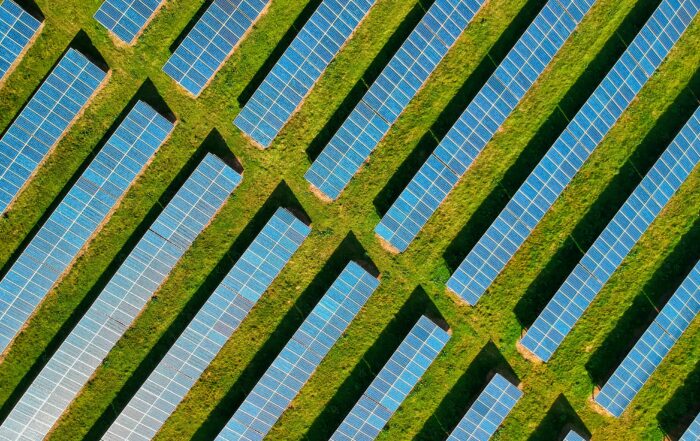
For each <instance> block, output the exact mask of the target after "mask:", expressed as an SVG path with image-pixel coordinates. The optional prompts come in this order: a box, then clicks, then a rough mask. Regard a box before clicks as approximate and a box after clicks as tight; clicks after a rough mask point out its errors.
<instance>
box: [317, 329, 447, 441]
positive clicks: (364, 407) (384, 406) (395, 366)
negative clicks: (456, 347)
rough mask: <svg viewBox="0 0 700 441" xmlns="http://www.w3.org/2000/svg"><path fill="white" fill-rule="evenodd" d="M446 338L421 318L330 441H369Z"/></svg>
mask: <svg viewBox="0 0 700 441" xmlns="http://www.w3.org/2000/svg"><path fill="white" fill-rule="evenodd" d="M449 339H450V335H449V334H448V333H447V332H446V331H444V330H443V329H441V328H440V327H439V326H437V325H436V324H435V323H433V322H432V321H431V320H430V319H428V318H426V317H425V316H423V317H421V318H420V319H419V320H418V322H417V323H416V324H415V325H414V326H413V329H411V332H409V333H408V335H407V336H406V338H405V339H404V340H403V342H401V345H400V346H399V347H398V349H397V350H396V351H395V352H394V353H393V354H392V356H391V358H390V359H389V361H388V362H387V363H386V365H385V366H384V367H383V368H382V370H381V371H380V372H379V374H378V375H377V376H376V378H375V379H374V381H372V384H370V386H369V387H368V388H367V390H366V391H365V392H364V393H363V394H362V396H361V397H360V400H359V401H358V402H357V403H356V404H355V406H354V407H353V408H352V410H351V411H350V413H349V414H348V415H347V416H346V417H345V420H343V422H342V423H341V424H340V427H338V429H337V430H336V431H335V433H334V434H333V436H332V437H331V440H333V441H349V440H365V441H369V440H373V439H375V438H376V437H377V436H378V435H379V433H380V432H381V431H382V429H383V428H384V426H386V424H387V422H388V421H389V419H390V418H391V416H392V415H393V414H394V412H396V409H398V408H399V406H401V403H403V401H404V400H405V399H406V397H407V396H408V394H409V393H410V392H411V390H412V389H413V388H414V387H415V386H416V384H418V381H419V380H420V378H421V377H422V376H423V374H424V373H425V371H426V370H427V369H428V367H429V366H430V365H431V364H432V362H433V361H434V360H435V358H436V357H437V356H438V354H439V353H440V351H442V348H444V347H445V344H446V343H447V341H448V340H449Z"/></svg>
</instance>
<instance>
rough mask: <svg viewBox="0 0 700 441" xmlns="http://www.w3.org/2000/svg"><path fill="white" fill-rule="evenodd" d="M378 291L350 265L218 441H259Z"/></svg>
mask: <svg viewBox="0 0 700 441" xmlns="http://www.w3.org/2000/svg"><path fill="white" fill-rule="evenodd" d="M378 286H379V280H378V279H377V278H375V277H374V276H372V275H371V274H370V273H368V272H367V271H366V270H364V269H363V268H362V267H361V266H360V265H358V264H357V263H355V262H350V263H349V264H348V265H347V266H346V267H345V269H344V270H343V272H342V273H341V274H340V275H339V276H338V278H337V279H336V280H335V281H334V282H333V284H332V285H331V287H330V288H329V289H328V291H327V292H326V293H325V294H324V296H323V297H322V298H321V300H320V301H319V302H318V304H317V305H316V306H315V307H314V309H313V310H312V311H311V313H310V314H309V315H308V316H307V317H306V319H305V320H304V322H303V323H302V324H301V326H300V327H299V328H298V329H297V331H296V332H295V333H294V335H293V336H292V338H291V339H290V340H289V341H288V342H287V344H286V345H285V347H284V348H283V349H282V351H281V352H280V354H279V355H278V356H277V357H276V358H275V360H274V361H273V362H272V364H271V365H270V367H269V368H268V369H267V371H266V372H265V374H263V376H262V378H260V380H259V381H258V383H257V384H256V385H255V387H254V388H253V390H252V391H251V392H250V393H249V394H248V396H247V397H246V399H245V401H244V402H243V403H242V404H241V405H240V406H239V407H238V409H237V410H236V412H235V413H234V414H233V416H232V417H231V419H230V420H229V421H228V423H227V424H226V426H225V427H224V429H223V430H222V431H221V432H220V433H219V435H218V436H217V438H216V439H217V440H262V439H263V438H264V437H265V435H267V434H268V432H269V431H270V430H271V429H272V427H273V425H274V424H275V423H276V422H277V420H278V419H279V418H280V417H281V416H282V413H283V412H284V411H285V410H286V409H287V407H289V405H290V404H291V402H292V400H293V399H294V398H295V397H296V395H298V394H299V392H300V391H301V389H302V387H303V386H304V384H305V383H306V382H307V381H308V380H309V378H310V377H311V375H313V373H314V371H315V370H316V368H317V367H318V366H319V364H320V363H321V361H322V360H323V359H324V358H325V356H326V354H327V353H328V352H329V351H330V349H331V348H332V347H333V345H334V344H335V342H336V341H337V340H338V339H339V338H340V336H341V335H342V334H343V333H344V332H345V330H346V329H347V327H348V326H349V325H350V323H351V322H352V320H353V319H354V318H355V317H356V316H357V314H358V313H359V312H360V309H362V307H363V305H364V304H365V302H366V301H367V299H369V297H370V296H371V295H372V293H373V292H374V291H375V290H376V289H377V287H378Z"/></svg>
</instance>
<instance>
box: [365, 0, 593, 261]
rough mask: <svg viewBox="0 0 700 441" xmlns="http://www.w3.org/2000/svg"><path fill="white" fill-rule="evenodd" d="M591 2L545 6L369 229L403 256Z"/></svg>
mask: <svg viewBox="0 0 700 441" xmlns="http://www.w3.org/2000/svg"><path fill="white" fill-rule="evenodd" d="M594 1H595V0H568V1H566V0H565V1H561V0H549V1H548V2H547V4H546V5H545V6H544V8H543V9H542V11H541V12H540V13H539V14H538V15H537V17H536V18H535V20H534V21H533V22H532V24H530V26H529V27H528V28H527V30H526V31H525V33H524V34H523V35H522V36H521V37H520V39H519V40H518V42H517V43H516V44H515V46H514V47H513V49H512V50H511V51H510V52H509V53H508V55H507V56H506V58H505V59H504V60H503V62H501V64H500V65H499V66H498V68H496V71H495V72H494V74H493V75H492V76H491V77H490V78H489V79H488V81H487V82H486V84H485V85H484V87H482V89H481V90H480V91H479V93H478V94H477V95H476V97H475V98H474V99H473V100H472V102H471V103H469V105H468V106H467V108H466V110H465V111H464V113H463V114H462V115H461V116H460V117H459V119H458V120H457V122H456V123H455V124H454V125H453V126H452V128H451V129H450V130H449V132H448V133H447V135H446V136H445V137H444V138H443V139H442V141H441V142H440V144H439V145H438V146H437V148H436V149H435V151H434V152H433V153H432V154H431V155H430V156H429V157H428V159H427V161H426V162H425V163H424V164H423V166H422V167H421V168H420V170H419V171H418V174H416V175H415V176H414V177H413V179H412V180H411V182H409V184H408V186H407V187H406V188H405V189H404V190H403V192H401V194H400V195H399V198H398V199H397V200H396V201H395V202H394V204H393V205H392V206H391V207H390V208H389V211H388V212H387V213H386V214H385V215H384V217H383V218H382V220H381V222H380V223H379V224H378V225H377V227H376V228H375V232H376V233H377V235H378V236H379V237H380V238H381V239H382V240H384V241H385V242H386V243H387V244H388V245H389V246H390V247H392V248H394V249H396V250H398V251H405V250H406V248H408V245H409V244H410V243H411V242H412V241H413V239H415V237H416V236H417V235H418V233H419V232H420V230H421V229H423V227H424V226H425V224H426V223H427V222H428V219H429V218H430V217H431V216H432V215H433V213H434V212H435V211H436V210H437V208H438V207H439V206H440V204H442V202H443V201H444V200H445V198H446V197H447V195H448V193H449V192H450V191H452V189H453V188H454V187H455V185H457V182H458V181H459V179H460V178H461V177H462V176H464V174H465V173H466V172H467V169H468V168H469V167H470V165H471V164H472V162H473V161H474V160H475V159H476V157H477V155H478V154H479V153H480V152H481V151H482V150H483V149H484V147H486V144H487V143H488V142H489V140H490V139H491V138H492V137H493V136H494V134H495V133H496V131H497V130H498V128H499V127H500V126H501V125H502V124H503V122H504V121H505V120H506V118H508V116H509V115H510V113H511V112H512V111H513V109H515V107H516V106H517V105H518V103H519V102H520V100H521V99H522V98H523V97H524V96H525V93H526V92H527V91H528V90H529V89H530V87H531V86H532V85H533V84H534V82H535V81H536V80H537V78H538V77H539V76H540V75H541V74H542V72H543V71H544V69H545V68H546V67H547V65H548V64H549V63H550V62H551V61H552V59H553V58H554V55H555V54H556V53H557V52H558V51H559V49H561V47H562V46H563V45H564V42H565V41H566V40H567V39H568V38H569V36H570V35H571V34H572V33H573V31H574V29H576V27H577V26H578V24H579V23H580V21H581V20H582V19H583V17H584V15H585V14H586V13H587V12H588V10H589V9H590V8H591V5H592V4H593V3H594Z"/></svg>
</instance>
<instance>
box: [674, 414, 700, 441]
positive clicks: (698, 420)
mask: <svg viewBox="0 0 700 441" xmlns="http://www.w3.org/2000/svg"><path fill="white" fill-rule="evenodd" d="M678 441H700V414H698V416H696V417H695V420H694V421H693V422H692V423H690V427H688V430H686V431H685V433H684V434H683V436H681V439H680V440H678Z"/></svg>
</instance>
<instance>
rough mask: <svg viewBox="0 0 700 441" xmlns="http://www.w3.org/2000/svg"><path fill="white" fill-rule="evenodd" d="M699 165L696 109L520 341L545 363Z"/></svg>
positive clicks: (699, 125) (699, 128)
mask: <svg viewBox="0 0 700 441" xmlns="http://www.w3.org/2000/svg"><path fill="white" fill-rule="evenodd" d="M698 162H700V109H698V110H696V111H695V114H694V115H693V116H692V117H691V118H690V121H688V123H686V125H685V126H684V127H683V129H682V130H681V131H680V133H679V134H678V135H677V136H676V138H675V139H674V140H673V142H672V143H671V144H670V145H669V146H668V148H667V149H666V151H665V152H664V153H663V154H662V155H661V158H659V160H658V161H657V162H656V164H654V167H652V169H651V170H650V171H649V173H647V175H646V176H645V177H644V179H643V180H642V182H641V183H640V184H639V186H637V188H636V189H635V190H634V192H633V193H632V194H631V195H630V197H629V198H628V199H627V201H625V204H624V205H623V206H622V207H621V208H620V210H619V211H618V212H617V214H615V217H614V218H613V219H612V221H610V223H609V224H608V225H607V227H606V228H605V230H604V231H603V232H602V233H601V234H600V236H598V238H597V239H596V241H595V243H594V244H593V246H591V248H590V249H589V250H588V251H587V252H586V255H585V256H584V257H583V258H582V259H581V261H580V262H579V263H578V265H576V268H574V270H573V272H572V273H571V274H570V275H569V277H568V278H567V279H566V281H565V282H564V284H563V285H562V286H561V288H559V290H558V291H557V293H556V294H555V295H554V297H553V298H552V300H551V301H550V302H549V303H548V304H547V306H546V307H545V309H544V311H542V313H541V314H540V315H539V317H537V320H535V323H534V324H533V325H532V327H531V328H530V329H529V330H528V331H527V333H526V334H525V336H524V337H523V338H522V340H521V342H520V343H521V344H522V346H523V347H524V348H525V349H527V350H529V351H530V352H532V353H533V354H534V355H535V356H537V357H538V358H540V359H541V360H544V361H548V360H549V358H550V357H551V356H552V354H553V353H554V351H555V350H556V349H557V348H558V347H559V345H560V344H561V343H562V341H563V340H564V338H565V337H566V335H567V334H568V333H569V332H570V331H571V329H572V328H573V326H574V325H575V324H576V321H577V320H578V319H579V318H580V317H581V316H582V315H583V313H584V311H585V310H586V308H587V307H588V306H589V305H590V304H591V302H592V301H593V299H594V298H595V296H596V295H597V294H598V292H600V290H601V289H602V288H603V285H605V283H606V282H607V281H608V279H610V277H611V276H612V274H613V272H615V270H616V269H617V268H618V267H619V266H620V264H621V263H622V261H623V260H624V258H625V256H627V254H628V253H629V252H630V250H631V249H632V247H634V245H635V244H636V243H637V241H638V240H639V239H640V237H641V236H642V234H644V232H645V231H646V230H647V228H649V225H651V223H652V222H653V221H654V219H656V217H657V216H658V215H659V213H660V212H661V210H662V209H663V208H664V206H665V205H666V203H667V202H668V201H669V200H670V199H671V197H672V196H673V194H674V193H675V192H676V191H677V190H678V188H679V187H680V186H681V184H682V183H683V182H684V181H685V179H686V178H687V177H688V176H689V175H690V172H691V171H692V170H693V168H694V167H695V166H696V165H697V164H698Z"/></svg>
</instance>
